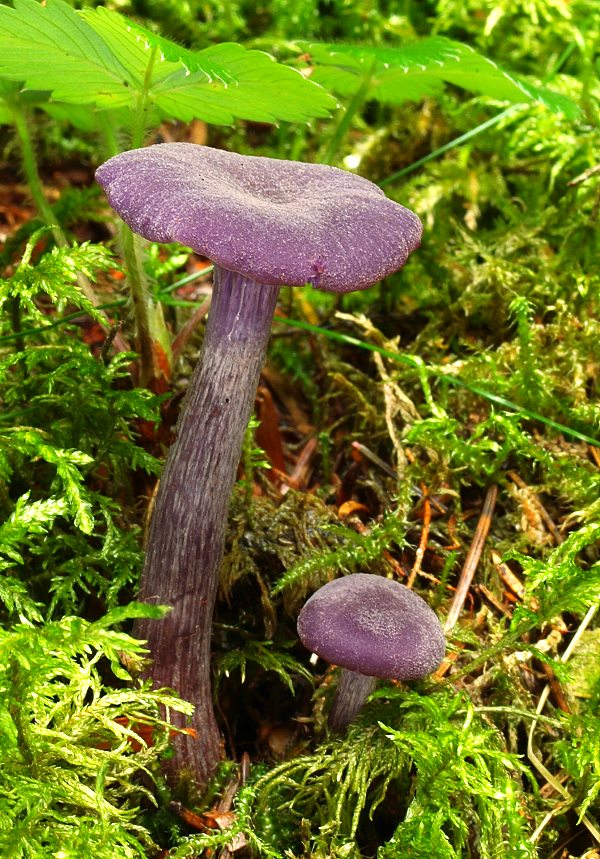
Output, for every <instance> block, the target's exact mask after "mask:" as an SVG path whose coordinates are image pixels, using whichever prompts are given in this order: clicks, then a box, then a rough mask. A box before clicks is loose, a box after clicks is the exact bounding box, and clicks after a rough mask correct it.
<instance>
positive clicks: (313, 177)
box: [96, 143, 421, 785]
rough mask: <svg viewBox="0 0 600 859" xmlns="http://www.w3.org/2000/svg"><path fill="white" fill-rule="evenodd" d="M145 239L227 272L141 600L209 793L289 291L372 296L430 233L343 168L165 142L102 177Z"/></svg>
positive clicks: (187, 760)
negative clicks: (234, 516) (189, 724)
mask: <svg viewBox="0 0 600 859" xmlns="http://www.w3.org/2000/svg"><path fill="white" fill-rule="evenodd" d="M96 178H97V180H98V182H99V183H100V185H101V186H102V187H103V188H104V190H105V192H106V195H107V197H108V200H109V202H110V204H111V206H112V207H113V208H114V209H115V210H116V211H117V212H118V214H119V215H120V216H121V217H122V218H123V220H124V221H126V223H127V224H129V226H130V227H131V228H132V229H133V230H134V231H135V232H137V233H140V234H141V235H142V236H144V237H145V238H147V239H151V240H153V241H158V242H174V241H176V242H181V243H182V244H185V245H188V246H189V247H191V248H193V249H194V250H195V251H197V252H198V253H200V254H202V255H203V256H206V257H208V258H209V259H211V260H212V261H213V262H214V264H215V271H214V289H213V297H212V304H211V309H210V315H209V319H208V323H207V326H206V332H205V336H204V343H203V348H202V354H201V357H200V361H199V363H198V366H197V368H196V370H195V372H194V374H193V377H192V380H191V382H190V386H189V389H188V393H187V397H186V401H185V404H184V407H183V410H182V413H181V417H180V420H179V424H178V427H177V439H176V441H175V443H174V444H173V446H172V448H171V450H170V452H169V456H168V458H167V463H166V466H165V470H164V474H163V477H162V480H161V485H160V489H159V492H158V496H157V499H156V506H155V510H154V514H153V516H152V523H151V528H150V534H149V540H148V551H147V553H146V561H145V565H144V571H143V574H142V583H141V594H140V596H141V599H143V600H146V601H148V602H153V603H161V604H168V605H170V606H172V610H171V611H170V612H169V614H168V615H167V616H166V617H165V618H164V619H163V620H161V621H159V622H156V621H152V622H148V621H144V622H141V623H140V624H139V626H138V628H137V630H136V632H137V634H138V635H140V636H141V637H143V638H146V639H147V640H148V644H149V648H150V651H151V654H152V657H153V668H152V676H153V677H154V679H155V680H156V682H157V683H160V684H164V685H168V686H171V687H173V688H175V689H176V690H177V691H178V692H179V693H180V694H181V695H182V696H183V697H184V698H186V699H188V700H190V701H192V702H193V703H194V704H195V706H196V709H195V713H194V717H193V727H194V728H195V731H196V734H197V736H196V738H194V737H193V736H191V735H189V734H183V735H182V736H180V737H178V738H177V739H176V740H175V758H174V761H173V762H172V767H173V769H174V770H177V769H179V770H180V771H181V770H184V769H187V770H188V771H190V772H191V773H192V775H193V776H194V777H195V779H196V780H197V782H198V783H199V784H200V785H202V784H204V783H205V782H206V780H207V779H208V778H209V777H210V775H211V774H212V773H213V772H214V770H215V768H216V766H217V764H218V762H219V760H220V757H221V745H220V737H219V731H218V728H217V724H216V721H215V717H214V712H213V706H212V696H211V682H210V629H211V622H212V616H213V610H214V605H215V601H216V595H217V588H218V581H219V565H220V562H221V556H222V552H223V544H224V540H225V528H226V522H227V512H228V508H229V498H230V495H231V491H232V488H233V484H234V482H235V475H236V469H237V465H238V461H239V457H240V451H241V445H242V440H243V435H244V431H245V428H246V426H247V423H248V420H249V417H250V414H251V412H252V408H253V404H254V397H255V393H256V387H257V383H258V377H259V374H260V370H261V368H262V365H263V361H264V357H265V352H266V347H267V341H268V339H269V332H270V328H271V322H272V317H273V313H274V310H275V305H276V302H277V295H278V292H279V288H280V287H281V286H283V285H304V284H306V283H311V284H312V285H313V286H314V287H316V288H317V289H323V290H327V291H330V292H348V291H351V290H356V289H365V288H366V287H368V286H370V285H371V284H373V283H375V282H376V281H378V280H380V279H381V278H383V277H385V276H386V275H388V274H390V273H391V272H394V271H396V270H398V269H399V268H401V267H402V266H403V265H404V263H405V262H406V259H407V257H408V256H409V254H410V253H411V252H412V251H413V250H415V249H416V248H417V247H418V245H419V242H420V239H421V224H420V221H419V219H418V218H417V216H416V215H415V214H413V212H411V211H409V210H408V209H405V208H404V207H403V206H400V205H398V204H397V203H394V202H393V201H391V200H389V199H387V197H385V195H384V194H383V192H382V191H381V190H380V189H379V188H377V186H376V185H373V184H372V183H371V182H369V181H368V180H366V179H363V178H361V177H359V176H355V175H353V174H350V173H346V172H345V171H343V170H339V169H336V168H335V167H327V166H324V165H317V164H304V163H298V162H292V161H279V160H275V159H270V158H260V157H253V156H242V155H236V154H234V153H231V152H224V151H221V150H218V149H212V148H209V147H206V146H197V145H194V144H188V143H167V144H160V145H157V146H150V147H147V148H145V149H135V150H132V151H130V152H125V153H123V154H121V155H117V156H115V157H114V158H111V159H110V160H109V161H107V162H106V163H105V164H103V165H102V166H101V167H99V169H98V171H97V172H96Z"/></svg>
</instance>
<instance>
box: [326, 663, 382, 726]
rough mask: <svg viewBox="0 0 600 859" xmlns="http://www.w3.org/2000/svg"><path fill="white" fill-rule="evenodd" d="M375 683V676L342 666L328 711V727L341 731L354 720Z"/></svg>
mask: <svg viewBox="0 0 600 859" xmlns="http://www.w3.org/2000/svg"><path fill="white" fill-rule="evenodd" d="M376 685H377V678H375V677H368V676H367V675H366V674H360V673H359V672H358V671H349V670H348V669H347V668H342V673H341V675H340V679H339V682H338V686H337V689H336V691H335V698H334V699H333V704H332V706H331V711H330V713H329V727H330V728H331V729H332V730H334V731H337V732H338V733H343V732H344V731H345V730H346V728H347V727H348V725H349V724H350V722H353V721H354V719H355V718H356V716H357V715H358V713H359V712H360V710H361V708H362V705H363V704H364V703H365V701H366V700H367V698H368V697H369V695H370V694H371V692H373V691H374V690H375V686H376Z"/></svg>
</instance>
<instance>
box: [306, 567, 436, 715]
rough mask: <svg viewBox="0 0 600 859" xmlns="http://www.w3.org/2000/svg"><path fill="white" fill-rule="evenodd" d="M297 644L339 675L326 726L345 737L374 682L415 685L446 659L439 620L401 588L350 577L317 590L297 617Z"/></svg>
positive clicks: (362, 576) (386, 581) (376, 579)
mask: <svg viewBox="0 0 600 859" xmlns="http://www.w3.org/2000/svg"><path fill="white" fill-rule="evenodd" d="M298 635H299V637H300V641H301V642H302V643H303V644H304V646H305V647H307V648H308V649H309V650H311V651H312V652H313V653H316V654H317V655H318V656H320V657H322V658H323V659H325V660H326V661H327V662H330V663H332V664H334V665H338V666H339V667H340V668H341V669H342V673H341V677H340V681H339V683H338V687H337V690H336V694H335V698H334V701H333V705H332V707H331V712H330V714H329V724H330V725H331V727H332V728H333V729H334V730H336V731H343V730H344V728H346V727H347V725H348V724H349V723H350V722H352V721H353V720H354V718H355V716H356V715H357V714H358V712H359V710H360V709H361V707H362V705H363V704H364V702H365V700H366V698H367V696H368V695H370V694H371V692H372V691H373V690H374V689H375V684H376V682H377V678H378V677H379V678H386V679H388V680H391V679H393V680H419V679H420V678H422V677H425V676H426V675H427V674H430V673H431V672H432V671H434V670H435V669H436V668H437V667H438V665H439V664H440V662H441V661H442V658H443V656H444V650H445V646H446V644H445V639H444V632H443V630H442V626H441V624H440V622H439V620H438V618H437V615H436V614H435V612H434V611H432V610H431V609H430V608H429V606H428V605H427V603H426V602H425V600H423V599H421V597H420V596H418V595H417V594H415V593H413V591H411V590H409V589H408V588H407V587H405V586H404V585H401V584H400V583H399V582H396V581H393V580H392V579H384V578H383V577H382V576H375V575H368V574H367V573H354V574H353V575H350V576H344V577H343V578H341V579H334V580H333V581H332V582H328V583H327V584H326V585H323V587H322V588H319V590H318V591H316V592H315V593H314V594H313V595H312V596H311V597H310V598H309V599H308V600H307V601H306V603H305V604H304V606H303V607H302V611H301V612H300V614H299V616H298Z"/></svg>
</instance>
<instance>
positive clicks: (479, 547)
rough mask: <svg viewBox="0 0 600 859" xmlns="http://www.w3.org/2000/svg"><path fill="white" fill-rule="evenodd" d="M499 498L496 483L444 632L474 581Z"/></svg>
mask: <svg viewBox="0 0 600 859" xmlns="http://www.w3.org/2000/svg"><path fill="white" fill-rule="evenodd" d="M497 498H498V487H497V486H496V484H495V483H494V484H492V485H491V486H490V487H489V488H488V491H487V493H486V496H485V500H484V502H483V508H482V510H481V515H480V517H479V521H478V522H477V527H476V529H475V534H474V535H473V541H472V543H471V547H470V548H469V551H468V553H467V557H466V558H465V563H464V564H463V568H462V570H461V573H460V578H459V580H458V586H457V588H456V592H455V594H454V599H453V600H452V605H451V606H450V611H449V612H448V617H447V618H446V623H445V624H444V632H449V631H450V630H451V629H453V627H454V626H455V624H456V621H457V620H458V617H459V615H460V613H461V611H462V607H463V605H464V603H465V600H466V598H467V594H468V592H469V588H470V587H471V582H472V581H473V576H474V575H475V570H476V569H477V565H478V564H479V559H480V558H481V553H482V552H483V547H484V545H485V541H486V538H487V535H488V532H489V530H490V525H491V524H492V514H493V512H494V508H495V506H496V499H497Z"/></svg>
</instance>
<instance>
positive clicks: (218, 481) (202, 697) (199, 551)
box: [136, 267, 279, 786]
mask: <svg viewBox="0 0 600 859" xmlns="http://www.w3.org/2000/svg"><path fill="white" fill-rule="evenodd" d="M278 292H279V287H276V286H269V285H265V284H261V283H256V282H255V281H253V280H250V279H248V278H245V277H243V276H241V275H239V274H235V273H233V272H230V271H227V270H224V269H220V268H218V267H215V274H214V290H213V297H212V303H211V308H210V315H209V318H208V322H207V327H206V333H205V338H204V345H203V348H202V354H201V357H200V361H199V363H198V366H197V367H196V370H195V372H194V374H193V377H192V380H191V382H190V387H189V390H188V393H187V397H186V400H185V403H184V406H183V409H182V413H181V416H180V419H179V424H178V428H177V439H176V441H175V443H174V444H173V446H172V448H171V451H170V452H169V456H168V458H167V463H166V466H165V470H164V474H163V477H162V480H161V485H160V489H159V492H158V496H157V500H156V507H155V510H154V514H153V517H152V523H151V527H150V535H149V540H148V549H147V553H146V561H145V566H144V572H143V575H142V585H141V594H140V596H141V599H142V600H144V601H146V602H151V603H158V604H165V605H170V606H172V610H171V611H170V612H169V614H168V615H167V616H166V617H165V618H164V619H163V620H160V621H148V620H143V621H141V622H140V623H139V624H138V625H137V627H136V634H137V635H138V636H139V637H141V638H145V639H147V641H148V643H149V647H150V652H151V655H152V659H153V665H152V670H151V675H152V677H153V678H154V680H155V682H156V684H157V685H160V686H163V685H164V686H170V687H172V688H174V689H176V690H177V692H178V693H179V694H180V695H181V696H182V697H183V698H185V699H187V700H188V701H191V702H192V703H193V704H194V705H195V707H196V710H195V713H194V716H193V721H192V727H193V728H194V729H195V732H196V736H195V737H194V736H192V735H190V734H183V735H181V736H177V737H176V738H175V739H174V745H175V757H174V759H173V760H172V761H171V762H170V768H171V773H172V774H176V773H182V772H183V771H189V772H191V774H192V775H193V777H194V778H195V779H196V781H197V783H198V784H199V785H200V786H202V785H204V784H206V781H207V779H208V778H209V777H210V776H211V775H212V774H213V772H214V770H215V768H216V766H217V764H218V762H219V760H220V758H221V744H220V736H219V731H218V728H217V724H216V721H215V716H214V712H213V704H212V692H211V676H210V674H211V672H210V643H211V623H212V618H213V611H214V605H215V601H216V596H217V590H218V583H219V567H220V563H221V557H222V554H223V544H224V541H225V533H226V524H227V513H228V509H229V500H230V496H231V491H232V488H233V484H234V482H235V477H236V470H237V466H238V462H239V458H240V452H241V447H242V441H243V436H244V432H245V429H246V426H247V423H248V420H249V418H250V415H251V412H252V408H253V405H254V398H255V394H256V387H257V384H258V378H259V375H260V371H261V368H262V366H263V362H264V358H265V352H266V348H267V342H268V339H269V333H270V328H271V321H272V318H273V313H274V311H275V305H276V302H277V294H278Z"/></svg>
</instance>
